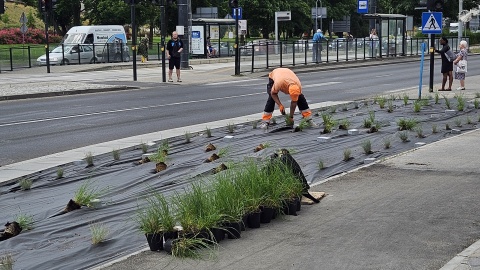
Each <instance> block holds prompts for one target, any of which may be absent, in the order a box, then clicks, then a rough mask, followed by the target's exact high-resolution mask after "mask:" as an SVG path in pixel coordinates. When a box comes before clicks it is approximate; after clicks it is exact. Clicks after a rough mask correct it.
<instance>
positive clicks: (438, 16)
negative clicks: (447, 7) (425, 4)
mask: <svg viewBox="0 0 480 270" xmlns="http://www.w3.org/2000/svg"><path fill="white" fill-rule="evenodd" d="M442 21H443V20H442V12H423V13H422V34H441V33H442Z"/></svg>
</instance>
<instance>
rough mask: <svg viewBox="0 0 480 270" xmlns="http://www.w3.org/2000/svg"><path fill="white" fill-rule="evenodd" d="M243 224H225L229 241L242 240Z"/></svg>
mask: <svg viewBox="0 0 480 270" xmlns="http://www.w3.org/2000/svg"><path fill="white" fill-rule="evenodd" d="M241 223H242V222H241V221H240V222H231V223H227V224H225V230H226V232H227V236H228V239H237V238H240V233H241V231H242V230H241V228H240V224H241Z"/></svg>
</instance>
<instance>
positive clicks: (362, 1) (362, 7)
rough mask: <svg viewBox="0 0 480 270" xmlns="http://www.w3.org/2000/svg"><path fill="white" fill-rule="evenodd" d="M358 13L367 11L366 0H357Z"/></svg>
mask: <svg viewBox="0 0 480 270" xmlns="http://www.w3.org/2000/svg"><path fill="white" fill-rule="evenodd" d="M357 12H358V13H368V0H358V7H357Z"/></svg>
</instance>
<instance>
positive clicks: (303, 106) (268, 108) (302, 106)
mask: <svg viewBox="0 0 480 270" xmlns="http://www.w3.org/2000/svg"><path fill="white" fill-rule="evenodd" d="M272 86H273V80H272V79H270V78H269V79H268V84H267V94H268V99H267V104H265V110H264V112H266V113H273V111H274V110H275V100H273V98H272V94H271V92H272ZM297 106H298V109H299V110H300V112H302V111H306V110H308V103H307V100H306V99H305V96H304V95H303V94H300V96H298V101H297Z"/></svg>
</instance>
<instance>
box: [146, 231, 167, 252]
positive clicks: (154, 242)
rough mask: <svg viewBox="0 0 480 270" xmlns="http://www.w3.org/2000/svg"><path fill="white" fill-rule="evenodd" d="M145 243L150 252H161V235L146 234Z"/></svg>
mask: <svg viewBox="0 0 480 270" xmlns="http://www.w3.org/2000/svg"><path fill="white" fill-rule="evenodd" d="M145 237H147V243H148V246H149V247H150V250H151V251H159V250H163V234H161V233H147V234H145Z"/></svg>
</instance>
